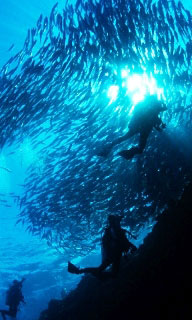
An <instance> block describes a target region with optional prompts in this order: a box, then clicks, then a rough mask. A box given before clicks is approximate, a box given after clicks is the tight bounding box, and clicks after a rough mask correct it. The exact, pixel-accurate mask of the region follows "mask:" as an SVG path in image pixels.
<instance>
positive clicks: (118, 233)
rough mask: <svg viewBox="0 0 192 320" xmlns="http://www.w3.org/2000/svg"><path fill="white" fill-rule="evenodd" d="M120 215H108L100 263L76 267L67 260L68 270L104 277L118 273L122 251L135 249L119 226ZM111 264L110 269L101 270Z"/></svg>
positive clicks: (133, 250)
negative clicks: (86, 266)
mask: <svg viewBox="0 0 192 320" xmlns="http://www.w3.org/2000/svg"><path fill="white" fill-rule="evenodd" d="M121 218H122V217H121V216H117V215H109V217H108V224H109V226H108V227H106V229H105V232H104V235H103V237H102V263H101V265H100V266H99V267H90V268H82V269H80V268H77V267H76V266H75V265H73V264H72V263H71V262H68V271H69V272H70V273H74V274H82V273H91V274H92V275H94V276H96V277H98V278H101V279H105V278H109V277H115V276H117V274H118V271H119V267H120V260H121V257H122V254H123V253H128V252H130V253H133V252H135V251H136V250H137V248H136V246H135V245H134V244H132V243H131V242H130V241H129V240H128V239H127V237H126V232H127V231H126V230H125V229H122V228H121V225H120V221H121ZM110 265H112V270H111V271H110V272H109V271H108V272H107V271H106V272H103V271H104V270H105V269H106V268H107V267H109V266H110Z"/></svg>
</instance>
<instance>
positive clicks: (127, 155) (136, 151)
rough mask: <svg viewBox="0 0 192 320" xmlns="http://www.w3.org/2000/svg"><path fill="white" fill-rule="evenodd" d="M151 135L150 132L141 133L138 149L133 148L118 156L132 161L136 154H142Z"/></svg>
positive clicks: (121, 152)
mask: <svg viewBox="0 0 192 320" xmlns="http://www.w3.org/2000/svg"><path fill="white" fill-rule="evenodd" d="M149 134H150V130H145V131H142V132H140V137H139V145H138V147H133V148H131V149H129V150H122V151H120V152H119V153H118V154H119V155H120V156H121V157H123V158H125V159H126V160H129V159H132V158H133V157H134V156H135V155H136V154H140V153H142V152H143V150H144V148H145V146H146V144H147V139H148V136H149Z"/></svg>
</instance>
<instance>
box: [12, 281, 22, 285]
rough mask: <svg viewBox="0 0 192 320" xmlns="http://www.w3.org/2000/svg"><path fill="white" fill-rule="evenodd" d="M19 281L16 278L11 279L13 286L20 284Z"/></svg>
mask: <svg viewBox="0 0 192 320" xmlns="http://www.w3.org/2000/svg"><path fill="white" fill-rule="evenodd" d="M20 284H21V283H20V281H18V280H13V285H14V286H20Z"/></svg>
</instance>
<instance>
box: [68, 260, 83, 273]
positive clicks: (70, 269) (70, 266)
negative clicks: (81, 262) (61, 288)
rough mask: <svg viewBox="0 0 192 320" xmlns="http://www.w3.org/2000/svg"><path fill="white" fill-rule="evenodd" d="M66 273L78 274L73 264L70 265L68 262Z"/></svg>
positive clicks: (78, 271) (77, 269)
mask: <svg viewBox="0 0 192 320" xmlns="http://www.w3.org/2000/svg"><path fill="white" fill-rule="evenodd" d="M68 272H70V273H74V274H80V270H79V268H77V267H76V266H75V265H74V264H72V263H71V262H70V261H68Z"/></svg>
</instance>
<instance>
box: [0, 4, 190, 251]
mask: <svg viewBox="0 0 192 320" xmlns="http://www.w3.org/2000/svg"><path fill="white" fill-rule="evenodd" d="M191 39H192V16H191V14H190V12H189V11H188V10H186V9H185V8H184V7H183V5H182V4H181V2H180V1H179V2H178V4H177V5H176V3H175V2H174V1H168V0H160V1H157V2H156V3H153V2H152V1H147V0H129V1H128V0H99V1H98V2H97V1H95V0H89V1H83V0H82V1H81V0H79V1H78V0H77V2H76V4H75V6H73V5H71V4H66V5H65V7H64V9H63V12H62V13H61V12H59V11H58V9H57V4H56V5H55V6H54V7H53V9H52V12H51V14H50V17H49V18H47V17H45V18H43V16H42V15H41V16H40V18H39V20H38V21H37V25H36V27H35V28H33V29H32V30H29V32H28V35H27V38H26V41H25V43H24V46H23V48H22V50H21V51H20V52H18V54H17V55H15V56H14V57H12V58H11V59H10V60H9V61H8V62H7V63H6V64H5V65H4V67H3V68H2V70H1V80H0V82H1V89H0V107H1V116H0V131H1V132H0V146H1V148H3V146H4V145H5V144H6V145H11V144H12V143H13V142H14V143H18V144H19V143H21V142H22V141H23V139H25V137H28V138H29V139H30V141H31V144H32V149H33V151H34V152H35V153H36V155H37V159H39V160H38V161H36V163H34V164H33V165H31V167H30V168H29V170H28V175H27V178H26V182H25V190H24V192H25V193H24V196H23V198H22V199H21V213H20V219H19V221H22V222H23V223H27V225H28V230H30V231H31V232H33V233H35V234H41V235H42V237H44V238H46V239H47V241H48V243H49V244H50V245H53V246H55V247H56V248H59V249H60V250H63V251H64V252H65V253H66V254H68V255H70V254H71V255H76V254H78V255H84V254H87V252H88V251H89V250H92V249H94V248H95V246H96V244H97V243H98V240H99V239H100V236H101V232H102V227H103V224H104V222H105V219H106V217H107V215H108V213H112V212H116V213H120V214H123V215H124V220H123V223H124V225H125V226H130V227H131V228H132V229H133V230H134V231H135V233H137V232H138V231H139V230H140V228H141V227H142V226H144V225H145V224H146V223H147V222H148V221H149V220H150V221H154V219H155V218H156V216H157V215H158V214H159V213H160V212H161V210H162V209H163V208H164V207H165V206H166V205H167V204H168V203H169V202H171V201H172V200H174V199H175V198H177V197H178V196H179V193H180V192H181V190H182V188H183V186H184V184H185V182H186V181H187V179H188V178H189V175H188V174H189V170H188V168H187V167H186V165H185V163H184V160H183V158H182V155H181V154H180V153H178V150H175V148H174V146H171V145H168V144H167V142H165V140H166V133H162V135H156V134H155V133H153V134H152V135H151V137H150V139H149V143H148V146H147V148H146V150H145V152H144V155H142V156H141V157H138V158H137V159H135V160H133V161H129V162H126V161H123V160H122V159H121V160H120V159H119V158H117V157H109V159H108V160H105V161H104V160H103V159H100V158H99V157H97V156H96V153H97V150H98V148H99V147H101V146H102V145H104V144H105V143H106V141H112V140H113V139H114V138H116V137H117V136H118V135H121V134H122V132H123V130H125V129H126V127H127V124H128V116H127V114H128V111H129V109H130V108H131V101H130V100H129V99H128V97H127V96H125V93H124V92H123V91H122V92H120V94H119V97H118V99H117V100H116V101H115V102H113V103H111V104H109V98H108V97H107V89H108V88H109V86H110V85H114V84H117V85H118V84H120V81H121V79H120V73H121V69H122V68H124V67H125V66H128V67H129V68H130V70H131V72H132V73H134V72H137V73H138V72H141V73H142V72H143V71H144V70H145V71H146V72H147V73H148V74H150V72H151V73H152V74H154V75H155V77H156V78H157V80H158V83H159V86H160V87H163V88H164V94H165V97H166V101H167V103H168V108H169V111H168V112H167V115H166V118H165V121H167V122H169V123H170V122H171V121H172V120H173V119H174V123H176V124H177V126H181V127H182V126H185V127H186V128H189V129H190V126H191V118H192V98H191V80H192V65H191V61H192V60H191V58H192V40H191ZM114 70H116V72H115V73H114ZM170 153H171V159H170ZM173 157H174V162H172V159H173ZM157 159H158V160H157ZM171 190H172V191H171Z"/></svg>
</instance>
